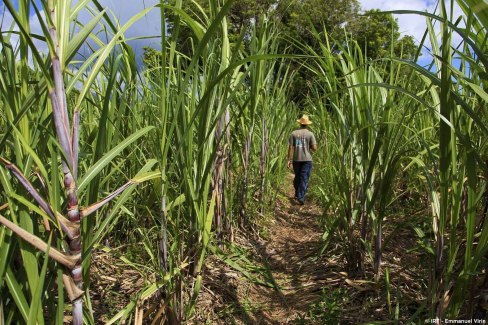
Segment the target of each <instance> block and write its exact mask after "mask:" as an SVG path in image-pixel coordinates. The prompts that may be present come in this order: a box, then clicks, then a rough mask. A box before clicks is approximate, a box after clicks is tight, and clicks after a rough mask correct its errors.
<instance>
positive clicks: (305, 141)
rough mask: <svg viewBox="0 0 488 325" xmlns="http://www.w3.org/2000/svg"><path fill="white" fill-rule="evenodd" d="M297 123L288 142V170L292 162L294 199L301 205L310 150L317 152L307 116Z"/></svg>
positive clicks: (310, 166) (303, 200)
mask: <svg viewBox="0 0 488 325" xmlns="http://www.w3.org/2000/svg"><path fill="white" fill-rule="evenodd" d="M297 122H298V123H299V124H300V128H299V129H297V130H295V131H293V132H292V133H291V135H290V139H289V140H288V145H289V146H288V168H291V166H292V162H293V171H294V172H295V179H294V180H293V186H294V187H295V199H296V200H297V201H298V204H300V205H303V204H304V202H305V193H306V192H307V188H308V179H309V177H310V172H311V171H312V155H311V154H310V150H312V151H315V150H317V141H316V140H315V136H314V135H313V133H312V132H311V131H310V130H309V129H308V128H307V127H308V126H309V125H310V124H312V121H310V119H309V118H308V115H302V117H301V118H300V119H299V120H297Z"/></svg>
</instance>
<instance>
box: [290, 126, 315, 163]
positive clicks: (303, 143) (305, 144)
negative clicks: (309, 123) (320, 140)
mask: <svg viewBox="0 0 488 325" xmlns="http://www.w3.org/2000/svg"><path fill="white" fill-rule="evenodd" d="M288 143H289V145H291V146H293V147H294V152H293V161H312V155H311V154H310V147H311V146H313V145H316V144H317V141H316V140H315V136H314V134H313V133H312V132H311V131H310V130H308V129H307V128H300V129H298V130H295V131H293V132H292V133H291V136H290V139H289V141H288Z"/></svg>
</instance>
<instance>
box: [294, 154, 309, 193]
mask: <svg viewBox="0 0 488 325" xmlns="http://www.w3.org/2000/svg"><path fill="white" fill-rule="evenodd" d="M293 171H294V172H295V179H294V180H293V186H294V187H295V197H296V198H297V199H298V200H299V201H301V202H303V200H304V199H305V193H307V188H308V179H309V177H310V172H311V171H312V162H311V161H294V162H293Z"/></svg>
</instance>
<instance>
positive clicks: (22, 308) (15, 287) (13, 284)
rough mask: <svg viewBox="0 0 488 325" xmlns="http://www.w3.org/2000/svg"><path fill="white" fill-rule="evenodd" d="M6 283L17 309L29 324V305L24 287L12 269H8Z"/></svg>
mask: <svg viewBox="0 0 488 325" xmlns="http://www.w3.org/2000/svg"><path fill="white" fill-rule="evenodd" d="M5 283H6V284H7V287H8V289H9V293H10V295H11V296H12V298H13V300H14V302H15V304H16V305H17V308H18V309H19V312H20V315H21V316H22V318H23V319H24V321H25V322H26V323H27V322H28V321H29V313H30V310H29V305H28V304H27V299H26V298H25V296H24V293H23V290H22V287H21V286H20V284H19V283H18V282H17V280H16V279H15V275H14V272H13V271H12V269H11V268H10V266H8V267H7V272H6V273H5Z"/></svg>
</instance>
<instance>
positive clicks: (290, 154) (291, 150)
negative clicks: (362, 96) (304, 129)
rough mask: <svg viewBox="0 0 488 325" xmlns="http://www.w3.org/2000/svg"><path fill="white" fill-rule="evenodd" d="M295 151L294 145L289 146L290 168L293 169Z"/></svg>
mask: <svg viewBox="0 0 488 325" xmlns="http://www.w3.org/2000/svg"><path fill="white" fill-rule="evenodd" d="M294 151H295V148H294V147H293V145H291V144H290V145H289V146H288V164H287V166H288V168H291V163H292V161H293V152H294Z"/></svg>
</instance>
